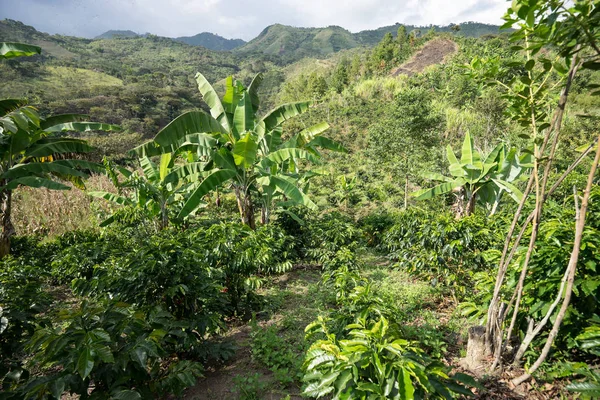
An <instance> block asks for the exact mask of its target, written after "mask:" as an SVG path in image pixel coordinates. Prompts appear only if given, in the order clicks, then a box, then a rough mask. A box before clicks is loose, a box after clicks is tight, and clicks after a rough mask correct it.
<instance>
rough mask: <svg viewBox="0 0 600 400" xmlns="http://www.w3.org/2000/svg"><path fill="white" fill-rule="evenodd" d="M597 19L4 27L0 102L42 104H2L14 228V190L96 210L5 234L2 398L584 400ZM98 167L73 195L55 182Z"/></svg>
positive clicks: (595, 204)
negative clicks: (237, 27) (66, 33)
mask: <svg viewBox="0 0 600 400" xmlns="http://www.w3.org/2000/svg"><path fill="white" fill-rule="evenodd" d="M598 10H600V9H599V8H598V5H597V2H594V1H590V0H578V1H576V2H574V3H573V4H571V2H563V1H561V0H553V1H548V2H543V1H538V0H517V1H515V2H513V4H512V6H511V8H510V9H509V11H508V13H507V15H506V17H505V19H506V20H507V25H506V27H507V28H509V27H513V28H514V30H508V33H507V34H506V35H488V36H485V37H482V38H475V37H473V36H478V35H479V34H480V33H481V32H482V30H489V27H485V26H482V25H481V24H475V23H472V24H462V25H460V26H459V25H454V24H452V25H450V26H448V27H445V28H443V29H435V27H432V29H429V30H428V31H427V32H426V31H425V30H424V29H417V28H415V27H411V26H402V25H398V24H397V25H394V26H391V27H384V28H381V29H379V30H376V31H366V32H359V33H356V34H352V33H350V32H348V31H346V30H344V29H343V28H339V27H328V28H322V29H320V28H290V27H285V26H282V25H274V26H271V27H269V28H267V29H265V31H264V32H263V33H261V35H259V37H258V38H256V39H254V40H253V41H251V42H249V43H247V44H246V45H244V46H241V47H239V48H237V49H236V50H235V51H234V52H231V53H229V52H213V51H209V50H207V49H204V48H199V47H193V46H189V45H185V44H182V43H177V42H174V41H173V40H171V39H168V38H161V37H157V36H153V35H147V36H135V37H128V38H124V37H121V38H110V39H97V40H87V39H77V38H71V37H63V36H51V35H46V34H42V33H39V32H37V31H35V30H33V29H31V28H29V27H26V26H24V25H22V24H20V23H17V22H14V21H5V22H2V23H0V33H1V34H2V35H3V36H2V37H4V36H6V37H7V38H10V39H11V40H21V41H30V42H34V41H35V42H36V43H40V42H41V43H44V44H45V46H46V47H44V48H42V50H41V51H42V52H41V54H40V49H39V48H38V47H36V46H31V45H23V44H19V43H13V42H10V43H4V44H3V45H2V46H0V59H1V60H0V75H1V76H2V81H3V83H6V84H5V85H3V87H2V89H0V95H9V94H10V96H11V97H19V96H24V97H27V98H28V100H29V103H27V102H25V101H22V100H17V99H12V100H1V101H0V136H1V138H0V139H2V140H0V150H1V151H0V167H1V168H0V169H1V171H0V181H1V182H0V200H2V204H0V205H1V207H0V217H2V219H1V221H0V222H2V225H3V234H4V236H5V237H7V238H10V237H11V236H13V235H14V234H15V233H17V234H21V232H20V231H19V230H21V231H25V230H24V228H23V227H22V226H17V227H16V228H15V227H13V226H12V219H11V205H12V202H11V195H12V194H13V192H15V193H18V194H23V195H19V196H15V199H16V201H18V202H19V203H18V207H16V208H15V210H18V212H19V213H29V214H31V215H28V218H29V219H30V220H31V219H36V218H38V219H41V218H42V217H43V218H46V217H48V215H49V214H52V215H58V216H57V217H52V218H54V219H55V220H53V221H52V223H53V224H55V226H56V225H60V224H63V223H64V221H65V219H66V218H71V219H74V221H70V222H71V223H72V225H70V226H80V227H89V226H93V228H91V229H82V228H80V229H76V230H73V231H70V232H67V233H60V234H58V232H64V230H62V231H61V230H59V229H53V228H52V225H51V224H52V223H51V224H49V225H50V227H49V228H44V230H43V231H38V232H37V233H36V234H32V235H27V236H15V238H14V240H12V242H10V243H9V242H8V241H7V240H5V241H4V247H5V250H6V251H4V252H0V256H1V255H4V257H2V258H1V259H0V390H1V391H2V393H1V394H0V397H2V398H8V399H30V398H40V399H58V398H62V397H63V396H65V395H66V394H70V395H75V396H79V398H82V399H85V398H90V399H141V398H144V399H146V398H171V397H173V396H175V397H178V398H181V397H183V398H185V396H191V397H193V390H194V389H195V388H193V387H194V386H197V385H200V389H199V390H202V391H203V393H204V392H206V393H211V395H212V392H210V391H207V390H204V389H205V388H204V387H202V386H201V385H203V384H204V383H206V382H211V379H219V377H221V378H222V379H223V380H224V382H225V383H224V384H223V385H222V386H225V387H226V388H225V389H223V390H224V392H223V393H221V394H223V396H224V397H229V398H230V397H233V396H237V397H239V398H242V399H258V398H265V397H268V394H276V395H277V396H282V395H286V394H287V395H289V396H292V395H304V396H306V397H311V398H323V397H325V398H336V399H338V398H339V399H349V398H357V399H383V398H394V399H413V398H445V399H450V398H458V397H460V396H465V397H470V396H473V395H475V396H479V397H480V398H485V397H486V396H488V397H494V396H496V397H498V396H499V395H498V393H497V391H499V390H505V389H506V390H509V389H508V388H504V386H503V385H498V384H497V380H498V379H508V378H510V379H513V384H519V383H522V382H523V381H525V380H527V379H529V378H530V377H531V376H532V375H533V374H535V378H536V381H535V382H531V388H532V390H533V391H536V392H544V396H546V397H548V398H559V397H561V396H562V397H567V396H569V395H572V394H573V393H579V394H580V395H581V396H582V397H581V398H586V397H585V396H588V397H590V398H593V397H594V396H597V394H598V387H599V386H598V384H599V382H600V378H599V376H600V375H599V372H598V365H597V357H598V337H599V336H598V335H599V329H598V327H599V326H600V322H599V317H598V315H599V310H598V298H599V296H600V278H599V277H598V264H599V263H600V255H599V254H600V252H599V251H598V248H599V246H600V218H599V215H600V206H599V205H600V191H599V189H598V182H599V181H598V174H597V170H596V168H597V165H598V162H599V159H600V151H598V142H597V138H596V135H597V132H598V128H599V127H600V125H599V124H598V118H597V116H598V112H599V111H600V109H599V108H598V105H597V102H596V101H595V99H596V96H595V95H596V94H597V87H598V85H600V73H599V72H598V69H599V68H598V65H599V61H598V57H599V56H600V53H599V51H598V46H597V44H596V43H597V42H598V40H599V38H600V33H599V32H600V31H599V30H600V28H599V27H600V23H599V20H598V16H599V11H598ZM554 17H555V18H554ZM581 21H583V23H582V22H581ZM513 25H514V26H513ZM440 31H442V32H440ZM474 32H475V33H474ZM281 49H284V51H282V50H281ZM16 56H27V57H26V58H23V59H21V60H14V59H12V58H14V57H16ZM309 57H315V59H313V58H309ZM432 60H433V61H432ZM197 69H199V70H200V72H197ZM194 74H196V75H194ZM234 74H235V78H234V76H233V75H234ZM219 79H223V80H219ZM72 82H77V87H75V86H73V85H72ZM209 82H213V84H211V83H209ZM196 87H197V89H198V90H196ZM278 104H279V105H278ZM269 110H270V111H269ZM553 110H554V111H553ZM57 112H69V113H78V114H67V115H61V114H58V116H54V117H53V116H51V115H56V113H57ZM83 112H85V113H89V115H90V116H91V117H92V118H99V119H101V120H103V121H106V122H107V123H108V124H93V123H88V122H82V121H83V120H84V116H83V115H80V114H79V113H83ZM581 115H585V118H582V117H581ZM112 123H120V124H122V127H123V129H124V131H125V132H119V133H109V134H106V133H99V130H105V131H116V130H117V127H116V126H114V125H109V124H112ZM67 132H71V133H75V135H76V136H75V137H67V136H66V133H67ZM150 137H152V139H151V140H148V139H149V138H150ZM85 139H89V140H85ZM92 145H97V146H98V148H96V149H93V148H92ZM459 150H460V151H459ZM594 153H596V154H597V155H596V158H595V159H594V160H592V155H593V154H594ZM100 160H102V164H100V163H99V161H100ZM90 173H98V174H99V175H94V180H97V181H100V182H101V184H99V185H98V186H99V187H95V188H94V189H93V190H89V191H85V192H83V191H82V192H77V193H79V195H80V196H81V197H82V198H83V199H84V200H83V202H84V203H86V206H85V207H83V206H81V208H82V210H81V212H79V213H77V214H76V215H77V216H78V217H73V215H75V214H72V213H68V212H66V211H65V212H61V210H63V209H64V200H63V202H62V203H61V200H56V199H58V197H52V196H55V195H54V194H53V193H52V192H51V190H46V189H67V188H72V189H76V188H81V189H84V186H83V183H84V181H85V179H86V178H87V177H88V175H89V174H90ZM431 180H433V181H438V182H441V183H440V184H438V185H435V186H434V185H432V184H431V183H430V181H431ZM23 186H29V188H28V189H26V190H27V191H25V188H24V187H23ZM77 190H79V189H77ZM73 191H74V190H73ZM411 193H413V194H414V195H413V196H411ZM42 197H43V198H50V199H54V200H53V201H48V202H41V201H39V199H40V198H42ZM38 202H39V203H40V204H42V203H43V204H44V207H46V209H43V207H42V208H40V207H33V205H36V206H37V205H38V204H37V203H38ZM109 203H110V204H109ZM46 204H51V206H46ZM86 207H87V208H86ZM49 208H52V210H49ZM50 211H53V213H50ZM36 213H37V214H36ZM47 214H48V215H47ZM63 214H64V215H63ZM23 220H25V221H27V218H24V219H23ZM84 222H85V223H84ZM27 232H31V230H27ZM527 242H529V243H527ZM9 249H10V250H11V254H10V255H6V254H7V253H8V250H9ZM0 250H1V249H0ZM470 325H482V326H483V325H485V326H483V327H481V328H479V329H473V330H469V329H468V328H469V326H470ZM482 330H483V331H484V334H483V335H482V337H481V338H479V339H480V340H481V343H482V346H481V347H482V348H483V349H484V353H485V354H484V356H480V357H479V358H478V359H475V358H476V357H475V356H474V355H473V354H472V353H473V351H472V349H473V347H472V346H471V345H472V344H473V340H475V339H477V338H476V337H475V334H474V332H475V333H476V332H481V331H482ZM467 340H470V341H471V342H470V343H469V346H466V343H467ZM459 358H463V359H462V361H459ZM232 359H233V360H234V362H231V360H232ZM487 361H491V363H489V365H488V364H487ZM549 361H550V362H549ZM229 362H231V363H230V365H229V367H228V368H231V369H227V371H228V372H227V373H226V374H224V373H223V374H222V373H221V372H220V371H223V370H222V369H221V366H222V364H223V363H229ZM508 365H510V368H511V371H512V372H510V374H505V375H502V374H503V373H504V372H505V370H504V369H503V368H504V367H506V366H508ZM207 369H210V370H211V379H208V380H203V379H204V378H203V377H204V375H206V372H207ZM469 369H472V370H473V371H475V373H476V374H477V375H478V376H481V371H489V372H493V374H490V375H489V377H487V378H484V379H482V381H481V382H479V380H477V379H475V378H473V377H471V376H470V375H469V374H466V373H464V372H468V371H467V370H469ZM212 371H214V372H212ZM230 371H239V372H241V374H237V375H234V374H235V372H230ZM250 371H251V373H249V372H250ZM521 373H522V376H520V377H519V376H517V375H521ZM225 375H226V377H225V378H223V376H225ZM515 376H516V377H515ZM212 382H214V381H212ZM189 388H191V390H192V392H190V393H192V394H185V393H186V390H187V389H189ZM210 389H211V390H212V388H210ZM215 389H216V390H217V389H218V388H215ZM526 389H527V388H524V389H523V390H526ZM267 391H270V392H269V393H267ZM505 394H506V393H502V394H500V395H501V396H503V395H505ZM215 396H216V394H215Z"/></svg>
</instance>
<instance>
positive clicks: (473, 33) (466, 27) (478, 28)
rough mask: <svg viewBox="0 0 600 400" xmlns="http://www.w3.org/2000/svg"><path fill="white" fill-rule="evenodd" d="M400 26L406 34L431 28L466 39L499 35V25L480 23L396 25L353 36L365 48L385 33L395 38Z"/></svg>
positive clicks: (424, 31)
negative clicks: (457, 28) (456, 26)
mask: <svg viewBox="0 0 600 400" xmlns="http://www.w3.org/2000/svg"><path fill="white" fill-rule="evenodd" d="M400 25H404V27H405V28H406V31H407V32H411V31H413V30H420V31H421V32H422V33H426V32H427V31H428V30H429V29H431V28H433V29H435V31H436V32H452V33H455V34H458V35H463V36H467V37H480V36H484V35H497V34H498V33H500V26H499V25H491V24H483V23H480V22H463V23H460V24H450V25H429V26H415V25H406V24H400V23H396V24H394V25H389V26H382V27H381V28H377V29H373V30H365V31H360V32H358V33H355V34H354V37H355V39H356V41H357V42H358V43H360V44H363V45H367V46H374V45H376V44H377V43H379V41H380V40H381V39H382V38H383V36H385V34H386V33H391V34H393V35H394V36H396V34H397V32H398V28H399V27H400ZM455 25H458V27H459V28H460V29H459V30H458V31H456V30H454V29H456V28H454V29H453V27H454V26H455Z"/></svg>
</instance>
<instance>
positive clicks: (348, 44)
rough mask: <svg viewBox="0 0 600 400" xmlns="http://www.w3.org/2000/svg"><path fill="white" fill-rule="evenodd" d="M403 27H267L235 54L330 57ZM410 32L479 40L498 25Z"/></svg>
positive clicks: (287, 59)
mask: <svg viewBox="0 0 600 400" xmlns="http://www.w3.org/2000/svg"><path fill="white" fill-rule="evenodd" d="M400 25H401V24H395V25H390V26H384V27H381V28H378V29H374V30H366V31H361V32H357V33H351V32H350V31H348V30H346V29H344V28H341V27H339V26H328V27H326V28H297V27H293V26H286V25H281V24H275V25H271V26H268V27H266V28H265V29H264V30H263V31H262V32H261V33H260V35H258V36H257V37H256V38H254V39H252V40H251V41H249V42H248V43H246V44H245V45H243V46H241V47H238V48H236V49H235V50H234V52H237V53H241V54H251V53H254V54H256V53H262V54H266V55H269V56H278V57H279V58H280V59H281V60H282V61H283V62H293V61H297V60H300V59H302V58H304V57H317V58H322V57H326V56H328V55H329V54H332V53H335V52H338V51H340V50H344V49H352V48H355V47H360V46H374V45H376V44H377V43H379V41H381V39H382V38H383V37H384V36H385V34H386V33H392V34H393V35H394V36H396V33H397V31H398V28H399V27H400ZM404 26H405V27H406V30H407V31H408V32H410V31H413V30H420V31H421V32H422V33H423V34H425V33H426V32H427V30H429V29H431V28H433V29H435V31H436V32H452V33H455V34H459V35H463V36H469V37H479V36H483V35H487V34H498V33H499V26H497V25H489V24H482V23H478V22H466V23H462V24H458V27H459V28H460V29H459V30H458V31H457V30H456V28H454V29H453V27H454V26H455V25H454V24H452V25H447V26H436V25H430V26H424V27H423V26H414V25H404Z"/></svg>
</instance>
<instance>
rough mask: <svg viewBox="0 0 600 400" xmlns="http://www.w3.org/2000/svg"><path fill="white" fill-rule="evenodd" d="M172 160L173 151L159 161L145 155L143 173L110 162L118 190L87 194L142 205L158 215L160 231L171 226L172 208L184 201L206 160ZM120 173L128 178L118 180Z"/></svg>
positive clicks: (108, 169)
mask: <svg viewBox="0 0 600 400" xmlns="http://www.w3.org/2000/svg"><path fill="white" fill-rule="evenodd" d="M172 161H173V157H172V154H171V153H165V154H163V155H161V157H160V161H159V163H158V164H156V163H154V162H153V161H152V160H151V159H150V158H148V157H142V158H140V160H139V163H140V167H141V169H142V175H139V174H138V173H137V172H132V171H130V170H128V169H126V168H123V167H119V166H116V167H115V166H113V165H111V164H107V165H106V169H107V173H108V175H109V176H110V177H111V178H112V180H113V183H114V184H115V186H116V187H117V189H118V193H111V192H106V191H90V192H88V194H89V195H90V196H92V197H96V198H100V199H104V200H107V201H110V202H112V203H115V204H117V205H120V206H130V207H135V208H139V209H141V210H143V211H144V212H145V213H146V214H147V215H149V216H150V217H151V218H158V229H159V230H162V229H165V228H166V227H167V226H168V225H169V209H171V208H173V207H174V206H175V205H176V204H181V203H182V202H183V201H184V199H185V196H186V195H187V194H188V193H189V192H190V190H192V189H193V188H194V186H195V185H196V181H197V177H196V175H197V174H202V170H203V169H204V163H189V164H183V165H174V164H173V162H172ZM118 173H120V174H121V175H123V176H124V177H125V181H123V182H119V180H118ZM123 189H126V190H127V189H129V190H130V193H129V196H128V195H126V194H124V190H123ZM199 206H200V204H199ZM114 221H115V215H114V214H113V215H111V216H110V217H109V218H107V219H106V220H104V221H103V222H102V223H101V224H100V226H101V227H104V226H107V225H109V224H111V223H113V222H114Z"/></svg>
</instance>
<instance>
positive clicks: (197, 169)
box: [163, 162, 207, 185]
mask: <svg viewBox="0 0 600 400" xmlns="http://www.w3.org/2000/svg"><path fill="white" fill-rule="evenodd" d="M206 165H207V163H205V162H193V163H185V164H182V165H178V166H176V167H174V168H172V169H171V170H170V171H169V173H168V174H167V175H166V176H165V177H164V179H163V181H164V183H167V184H168V183H170V184H172V185H177V184H178V183H179V182H180V181H183V180H187V181H195V180H197V178H198V177H199V176H200V174H202V173H203V172H204V169H205V168H206Z"/></svg>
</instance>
